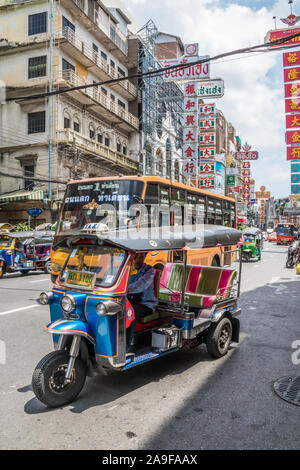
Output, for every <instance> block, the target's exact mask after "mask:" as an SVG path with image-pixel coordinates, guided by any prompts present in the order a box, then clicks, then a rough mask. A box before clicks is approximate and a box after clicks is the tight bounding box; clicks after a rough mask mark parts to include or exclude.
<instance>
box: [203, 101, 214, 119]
mask: <svg viewBox="0 0 300 470" xmlns="http://www.w3.org/2000/svg"><path fill="white" fill-rule="evenodd" d="M215 112H216V105H215V103H207V104H201V105H199V113H200V114H201V115H202V116H209V115H211V114H215Z"/></svg>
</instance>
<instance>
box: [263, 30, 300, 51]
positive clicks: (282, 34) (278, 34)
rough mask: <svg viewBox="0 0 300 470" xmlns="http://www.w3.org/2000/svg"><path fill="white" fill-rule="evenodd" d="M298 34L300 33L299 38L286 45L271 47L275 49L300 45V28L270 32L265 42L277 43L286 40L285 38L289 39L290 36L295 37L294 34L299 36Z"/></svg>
mask: <svg viewBox="0 0 300 470" xmlns="http://www.w3.org/2000/svg"><path fill="white" fill-rule="evenodd" d="M297 33H299V36H296V37H294V38H293V39H290V40H289V41H286V42H284V43H281V44H274V45H271V46H269V47H270V48H272V49H273V48H275V47H282V46H294V45H295V44H300V28H285V29H276V30H274V31H269V32H268V34H267V37H266V39H265V42H273V41H277V40H278V39H284V38H287V37H288V36H293V35H294V34H297Z"/></svg>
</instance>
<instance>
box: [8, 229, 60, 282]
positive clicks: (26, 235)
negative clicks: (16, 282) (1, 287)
mask: <svg viewBox="0 0 300 470" xmlns="http://www.w3.org/2000/svg"><path fill="white" fill-rule="evenodd" d="M53 239H54V232H51V231H44V232H42V231H38V232H10V233H3V232H1V233H0V279H1V278H2V277H3V276H4V274H5V273H13V272H20V273H21V274H23V275H26V274H28V272H29V271H37V270H41V271H44V272H45V273H47V274H50V272H51V247H52V244H53Z"/></svg>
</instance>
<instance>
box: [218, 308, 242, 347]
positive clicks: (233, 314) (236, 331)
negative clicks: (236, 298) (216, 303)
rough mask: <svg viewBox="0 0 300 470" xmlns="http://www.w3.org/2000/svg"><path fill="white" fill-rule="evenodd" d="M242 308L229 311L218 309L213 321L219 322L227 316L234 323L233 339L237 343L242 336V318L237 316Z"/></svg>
mask: <svg viewBox="0 0 300 470" xmlns="http://www.w3.org/2000/svg"><path fill="white" fill-rule="evenodd" d="M240 313H241V309H240V308H239V309H236V310H233V311H228V310H219V311H218V310H216V311H215V313H214V315H213V317H212V319H211V322H212V323H218V322H219V321H221V320H222V318H224V317H227V318H229V320H230V321H231V324H232V341H233V342H235V343H238V342H239V336H240V320H239V319H238V318H236V317H237V316H238V315H240Z"/></svg>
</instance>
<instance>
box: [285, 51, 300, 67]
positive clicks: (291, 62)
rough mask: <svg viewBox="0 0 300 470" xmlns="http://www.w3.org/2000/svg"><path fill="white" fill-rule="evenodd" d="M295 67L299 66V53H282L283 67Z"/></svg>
mask: <svg viewBox="0 0 300 470" xmlns="http://www.w3.org/2000/svg"><path fill="white" fill-rule="evenodd" d="M295 65H300V51H295V52H284V53H283V66H284V67H293V66H295Z"/></svg>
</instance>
